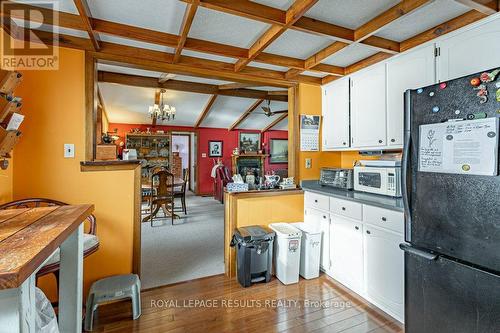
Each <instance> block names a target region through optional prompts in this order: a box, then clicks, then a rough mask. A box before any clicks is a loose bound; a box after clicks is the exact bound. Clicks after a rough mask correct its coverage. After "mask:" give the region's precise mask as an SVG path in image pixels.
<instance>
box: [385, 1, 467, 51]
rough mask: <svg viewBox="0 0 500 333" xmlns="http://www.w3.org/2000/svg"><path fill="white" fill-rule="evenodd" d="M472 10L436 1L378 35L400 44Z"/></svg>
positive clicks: (389, 26)
mask: <svg viewBox="0 0 500 333" xmlns="http://www.w3.org/2000/svg"><path fill="white" fill-rule="evenodd" d="M469 10H470V8H469V7H466V6H464V5H462V4H460V3H458V2H456V1H453V0H436V1H434V2H431V3H430V4H429V5H427V6H424V7H421V8H419V9H417V10H416V11H415V12H413V13H411V14H410V15H408V16H406V17H404V18H402V19H400V20H397V21H395V22H394V23H391V24H389V25H388V26H387V27H386V28H384V29H382V30H381V31H379V32H378V33H377V36H380V37H384V38H388V39H392V40H395V41H398V42H401V41H403V40H406V39H408V38H410V37H413V36H415V35H417V34H419V33H421V32H424V31H426V30H428V29H430V28H433V27H435V26H437V25H439V24H441V23H443V22H446V21H448V20H451V19H452V18H455V17H457V16H460V15H462V14H464V13H466V12H468V11H469Z"/></svg>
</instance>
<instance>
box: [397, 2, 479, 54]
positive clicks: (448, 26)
mask: <svg viewBox="0 0 500 333" xmlns="http://www.w3.org/2000/svg"><path fill="white" fill-rule="evenodd" d="M486 16H487V15H485V14H483V13H480V12H478V11H475V10H471V11H469V12H467V13H465V14H462V15H460V16H458V17H455V18H453V19H451V20H449V21H446V22H444V23H442V24H439V25H437V26H435V27H434V28H431V29H429V30H427V31H424V32H422V33H420V34H418V35H416V36H413V37H411V38H409V39H407V40H405V41H402V42H401V52H403V51H406V50H409V49H412V48H414V47H416V46H418V45H420V44H423V43H425V42H428V41H430V40H433V39H435V38H438V37H440V36H443V35H445V34H447V33H449V32H452V31H454V30H457V29H460V28H462V27H464V26H466V25H469V24H471V23H474V22H476V21H479V20H481V19H483V18H485V17H486Z"/></svg>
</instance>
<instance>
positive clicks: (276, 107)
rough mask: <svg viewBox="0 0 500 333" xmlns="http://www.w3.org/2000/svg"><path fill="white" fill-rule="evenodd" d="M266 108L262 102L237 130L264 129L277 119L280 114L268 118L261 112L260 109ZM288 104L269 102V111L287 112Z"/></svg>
mask: <svg viewBox="0 0 500 333" xmlns="http://www.w3.org/2000/svg"><path fill="white" fill-rule="evenodd" d="M262 106H267V102H263V103H262V104H261V105H259V107H258V108H257V109H255V110H254V111H253V112H252V113H251V114H250V115H249V116H248V117H247V118H246V119H245V120H244V121H243V122H242V123H241V124H240V126H238V129H247V130H248V129H257V130H261V129H264V128H265V127H266V126H267V125H269V124H271V123H272V122H273V121H274V120H276V118H277V117H279V116H280V115H281V114H276V115H274V116H271V117H268V116H266V115H265V113H264V111H262V109H261V107H262ZM287 109H288V103H286V102H276V101H271V110H273V111H281V110H287Z"/></svg>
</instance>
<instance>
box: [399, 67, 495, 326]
mask: <svg viewBox="0 0 500 333" xmlns="http://www.w3.org/2000/svg"><path fill="white" fill-rule="evenodd" d="M498 117H500V74H499V71H498V70H496V69H491V70H487V71H485V72H481V73H475V74H472V75H468V76H465V77H462V78H459V79H455V80H451V81H448V82H442V83H439V84H436V85H432V86H428V87H423V88H420V89H415V90H408V91H407V92H406V93H405V120H404V122H405V126H404V127H405V131H404V149H403V159H402V192H403V202H404V206H405V241H406V243H405V244H401V246H400V247H401V249H402V250H404V251H405V331H406V333H433V332H436V333H448V332H450V333H460V332H464V333H473V332H475V333H498V332H500V176H499V167H498V152H499V150H498V136H499V131H498Z"/></svg>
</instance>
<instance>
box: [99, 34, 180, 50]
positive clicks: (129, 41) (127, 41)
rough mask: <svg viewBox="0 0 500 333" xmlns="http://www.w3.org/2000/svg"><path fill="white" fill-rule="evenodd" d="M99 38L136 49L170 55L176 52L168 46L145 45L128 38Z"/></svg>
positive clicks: (104, 36)
mask: <svg viewBox="0 0 500 333" xmlns="http://www.w3.org/2000/svg"><path fill="white" fill-rule="evenodd" d="M99 37H100V39H101V40H102V41H103V42H109V43H115V44H122V45H127V46H134V47H139V48H142V49H148V50H154V51H161V52H168V53H173V52H174V51H175V50H174V49H173V48H171V47H168V46H163V45H158V44H151V43H145V42H140V41H137V40H133V39H128V38H122V37H116V36H111V35H105V34H100V36H99Z"/></svg>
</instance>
